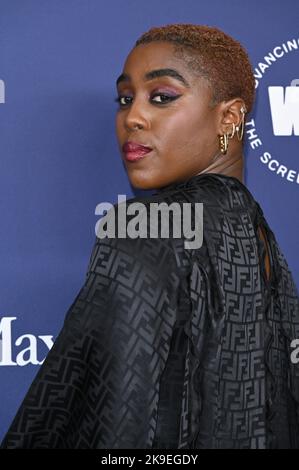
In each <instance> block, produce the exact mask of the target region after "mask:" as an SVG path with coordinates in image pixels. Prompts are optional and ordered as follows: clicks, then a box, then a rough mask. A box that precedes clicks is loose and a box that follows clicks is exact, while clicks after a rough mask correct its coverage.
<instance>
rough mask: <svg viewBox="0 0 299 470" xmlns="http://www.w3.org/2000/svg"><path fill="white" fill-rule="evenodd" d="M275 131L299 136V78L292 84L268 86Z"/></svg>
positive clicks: (278, 134) (284, 134) (282, 134)
mask: <svg viewBox="0 0 299 470" xmlns="http://www.w3.org/2000/svg"><path fill="white" fill-rule="evenodd" d="M268 95H269V103H270V110H271V117H272V126H273V133H274V135H277V136H288V135H293V134H294V135H298V136H299V79H298V78H295V79H294V80H292V82H291V86H287V87H286V88H285V89H284V87H282V86H270V87H269V88H268Z"/></svg>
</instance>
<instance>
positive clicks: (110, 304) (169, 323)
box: [1, 238, 180, 449]
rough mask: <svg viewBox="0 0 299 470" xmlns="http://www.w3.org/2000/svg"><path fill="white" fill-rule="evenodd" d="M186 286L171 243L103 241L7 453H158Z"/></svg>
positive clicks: (34, 385)
mask: <svg viewBox="0 0 299 470" xmlns="http://www.w3.org/2000/svg"><path fill="white" fill-rule="evenodd" d="M179 285H180V271H179V268H178V264H177V261H176V257H175V253H174V251H173V248H172V245H171V241H170V240H169V239H164V240H161V239H152V238H145V239H142V238H138V239H130V238H124V239H120V238H115V239H112V238H107V239H98V238H97V239H96V241H95V244H94V247H93V250H92V254H91V257H90V260H89V265H88V269H87V273H86V280H85V283H84V285H83V286H82V288H81V289H80V291H79V293H78V295H77V297H76V298H75V300H74V302H73V303H72V305H71V306H70V308H69V310H68V312H67V314H66V317H65V322H64V325H63V328H62V330H61V332H60V334H59V336H58V337H57V339H56V341H55V343H54V345H53V347H52V349H51V350H50V352H49V354H48V356H47V358H46V360H45V361H44V363H43V365H42V366H41V368H40V370H39V372H38V374H37V376H36V378H35V380H34V381H33V383H32V385H31V387H30V389H29V391H28V393H27V395H26V397H25V399H24V401H23V403H22V405H21V406H20V408H19V410H18V412H17V415H16V417H15V419H14V421H13V423H12V425H11V427H10V429H9V430H8V432H7V434H6V436H5V438H4V441H3V442H2V446H1V447H2V448H96V449H101V448H148V447H151V444H152V442H153V440H154V437H155V428H156V418H157V405H158V397H159V380H160V377H161V374H162V372H163V369H164V367H165V363H166V360H167V357H168V354H169V347H170V342H171V337H172V331H173V327H174V324H175V321H176V311H177V304H178V292H179Z"/></svg>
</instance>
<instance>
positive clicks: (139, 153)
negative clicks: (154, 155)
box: [125, 150, 151, 162]
mask: <svg viewBox="0 0 299 470" xmlns="http://www.w3.org/2000/svg"><path fill="white" fill-rule="evenodd" d="M150 153H151V150H135V152H126V153H125V159H126V160H127V161H128V162H136V161H138V160H142V159H143V158H144V157H146V156H147V155H149V154H150Z"/></svg>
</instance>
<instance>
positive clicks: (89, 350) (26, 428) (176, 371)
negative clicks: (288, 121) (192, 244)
mask: <svg viewBox="0 0 299 470" xmlns="http://www.w3.org/2000/svg"><path fill="white" fill-rule="evenodd" d="M117 88H118V98H117V101H118V102H119V106H120V107H119V110H118V112H117V118H116V130H117V137H118V142H119V147H120V151H121V154H122V158H123V159H124V163H125V166H126V169H127V172H128V176H129V179H130V182H131V183H132V185H133V186H134V187H136V188H142V189H150V188H154V189H156V190H157V191H156V192H155V194H153V195H152V196H150V197H147V198H143V199H137V198H133V199H131V200H130V202H136V201H137V202H141V201H142V202H143V203H144V204H145V205H146V206H149V205H150V204H151V203H152V202H161V201H162V202H166V203H173V202H177V203H179V204H180V205H182V204H183V203H186V202H189V203H190V204H191V205H192V204H193V206H192V207H194V203H195V202H201V203H203V242H202V244H201V246H200V248H192V249H187V248H186V247H185V245H184V237H177V238H175V237H171V236H169V237H168V238H167V237H165V238H162V237H158V238H150V237H147V238H141V237H140V238H135V239H134V238H129V237H127V238H120V237H119V238H106V239H101V240H99V239H98V238H97V239H96V242H95V245H94V248H93V251H92V254H91V258H90V262H89V266H88V270H87V275H86V282H85V284H84V286H83V287H82V289H81V290H80V292H79V294H78V295H77V297H76V299H75V300H74V302H73V304H72V305H71V307H70V309H69V311H68V313H67V316H66V319H65V323H64V327H63V329H62V331H61V333H60V335H59V337H58V338H57V340H56V342H55V344H54V346H53V348H52V349H51V351H50V353H49V354H48V357H47V359H46V361H45V362H44V364H43V366H42V367H41V368H40V370H39V372H38V374H37V377H36V378H35V380H34V382H33V384H32V386H31V388H30V390H29V391H28V393H27V395H26V397H25V399H24V402H23V404H22V405H21V407H20V409H19V411H18V413H17V415H16V417H15V419H14V421H13V423H12V425H11V427H10V429H9V431H8V433H7V435H6V437H5V439H4V441H3V443H2V448H94V449H101V448H164V449H168V448H181V449H183V448H197V449H203V448H218V449H219V448H234V449H237V448H251V449H252V448H259V449H262V448H298V447H299V411H298V410H299V407H298V403H299V392H298V390H299V371H298V366H296V365H295V364H293V363H292V362H291V359H290V356H291V352H292V350H291V341H292V340H293V339H294V338H296V333H297V336H298V331H299V302H298V293H297V290H296V287H295V284H294V281H293V278H292V275H291V273H290V271H289V268H288V265H287V262H286V261H285V259H284V257H283V255H282V253H281V251H280V249H279V246H278V244H277V241H276V239H275V236H274V234H273V232H272V231H271V229H270V227H269V225H268V224H267V222H266V220H265V218H264V216H263V212H262V209H261V208H260V206H259V204H258V203H257V202H256V201H255V200H254V198H253V196H252V195H251V193H250V192H249V191H248V189H246V187H245V185H244V183H243V154H242V144H243V140H242V138H243V133H244V122H245V116H246V113H249V112H250V111H251V109H252V106H253V101H254V77H253V74H252V69H251V66H250V62H249V59H248V56H247V54H246V52H245V50H244V49H243V47H242V46H241V45H240V44H239V43H238V42H237V41H235V40H234V39H232V38H231V37H230V36H228V35H227V34H225V33H223V32H222V31H220V30H218V29H216V28H212V27H208V26H199V25H193V24H174V25H166V26H164V27H161V28H152V29H150V30H149V31H148V32H146V33H145V34H143V35H142V36H141V38H139V40H138V41H137V42H136V44H135V47H134V48H133V49H132V51H131V52H130V54H129V55H128V57H127V59H126V62H125V64H124V68H123V73H122V75H121V76H120V77H119V78H118V80H117ZM192 214H193V217H194V210H193V212H192Z"/></svg>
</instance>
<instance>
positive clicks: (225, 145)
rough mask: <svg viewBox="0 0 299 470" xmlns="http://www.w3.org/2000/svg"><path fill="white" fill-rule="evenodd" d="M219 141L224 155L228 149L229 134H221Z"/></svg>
mask: <svg viewBox="0 0 299 470" xmlns="http://www.w3.org/2000/svg"><path fill="white" fill-rule="evenodd" d="M219 142H220V151H221V153H222V154H223V155H225V154H226V152H227V149H228V134H223V135H220V136H219Z"/></svg>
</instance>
